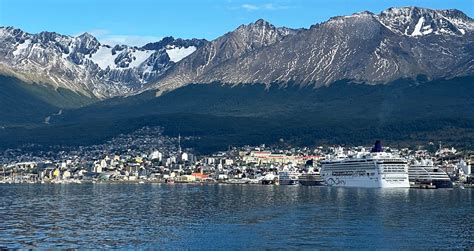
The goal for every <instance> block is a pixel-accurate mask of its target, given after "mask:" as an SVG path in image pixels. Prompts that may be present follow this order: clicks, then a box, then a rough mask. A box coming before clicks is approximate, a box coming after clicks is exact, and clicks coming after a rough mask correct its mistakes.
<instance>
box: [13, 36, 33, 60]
mask: <svg viewBox="0 0 474 251" xmlns="http://www.w3.org/2000/svg"><path fill="white" fill-rule="evenodd" d="M30 44H31V40H29V39H27V40H25V42H23V43H22V44H18V45H17V47H16V49H15V50H14V51H13V56H15V57H16V56H18V55H21V54H22V52H23V50H25V49H27V48H28V47H29V46H30Z"/></svg>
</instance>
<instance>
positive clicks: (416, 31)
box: [411, 17, 425, 36]
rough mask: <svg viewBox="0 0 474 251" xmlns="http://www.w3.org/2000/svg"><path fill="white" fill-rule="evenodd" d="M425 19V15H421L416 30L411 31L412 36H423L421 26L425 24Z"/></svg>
mask: <svg viewBox="0 0 474 251" xmlns="http://www.w3.org/2000/svg"><path fill="white" fill-rule="evenodd" d="M424 21H425V18H424V17H420V19H418V23H416V25H415V30H413V33H411V35H412V36H421V35H423V33H421V27H422V26H423V22H424Z"/></svg>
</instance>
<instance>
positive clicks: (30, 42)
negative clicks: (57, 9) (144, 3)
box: [0, 27, 207, 99]
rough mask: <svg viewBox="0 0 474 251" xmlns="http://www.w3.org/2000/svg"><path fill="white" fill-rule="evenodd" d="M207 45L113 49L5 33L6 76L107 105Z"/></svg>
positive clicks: (1, 31)
mask: <svg viewBox="0 0 474 251" xmlns="http://www.w3.org/2000/svg"><path fill="white" fill-rule="evenodd" d="M206 43H207V41H205V40H202V39H192V40H183V39H174V38H172V37H166V38H165V39H163V40H162V41H160V42H157V43H154V44H147V45H145V46H144V47H142V48H138V47H131V46H126V45H115V46H109V45H104V44H101V43H100V42H99V41H98V40H97V39H96V38H95V37H93V36H92V35H90V34H88V33H84V34H82V35H80V36H77V37H71V36H65V35H60V34H57V33H54V32H41V33H38V34H29V33H26V32H24V31H22V30H20V29H15V28H12V27H0V72H1V73H3V74H8V75H12V76H15V77H17V78H20V79H23V80H28V81H32V82H42V83H45V84H49V85H50V86H52V87H53V88H65V89H69V90H71V91H73V92H76V93H80V94H81V95H86V96H89V97H97V98H100V99H103V98H108V97H112V96H117V95H125V94H129V93H130V92H133V91H135V90H139V89H141V88H143V86H144V85H146V84H147V83H148V82H149V81H151V80H153V79H155V78H156V77H157V76H159V75H161V74H163V73H164V72H165V71H166V70H167V69H169V68H170V67H171V66H173V65H174V64H175V63H176V62H178V61H180V60H181V59H183V58H185V57H186V56H188V55H189V54H191V53H192V52H194V51H195V50H196V49H197V48H198V47H201V46H203V45H204V44H206Z"/></svg>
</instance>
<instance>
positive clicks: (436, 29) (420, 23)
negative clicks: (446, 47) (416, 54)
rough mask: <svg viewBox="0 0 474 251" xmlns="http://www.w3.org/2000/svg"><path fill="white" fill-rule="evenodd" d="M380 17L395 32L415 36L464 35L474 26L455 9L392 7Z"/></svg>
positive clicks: (470, 20) (469, 19)
mask: <svg viewBox="0 0 474 251" xmlns="http://www.w3.org/2000/svg"><path fill="white" fill-rule="evenodd" d="M378 18H379V20H380V22H381V23H382V24H384V25H385V26H386V27H387V28H389V29H390V30H392V31H393V32H395V33H399V34H402V35H407V36H413V37H420V36H423V35H428V34H434V35H440V34H450V35H464V34H465V33H466V32H467V31H470V30H472V29H473V28H474V23H473V21H472V19H471V18H470V17H468V16H467V15H466V14H464V13H463V12H462V11H459V10H455V9H451V10H433V9H429V8H422V7H414V6H408V7H392V8H388V9H386V10H384V11H382V12H381V13H380V14H379V15H378Z"/></svg>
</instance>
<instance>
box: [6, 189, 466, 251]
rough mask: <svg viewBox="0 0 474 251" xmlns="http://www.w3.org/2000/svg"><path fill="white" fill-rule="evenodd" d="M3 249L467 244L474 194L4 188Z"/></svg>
mask: <svg viewBox="0 0 474 251" xmlns="http://www.w3.org/2000/svg"><path fill="white" fill-rule="evenodd" d="M0 194H2V196H1V197H0V219H1V220H0V247H9V248H129V247H142V248H147V247H161V248H203V249H206V248H227V249H232V248H234V249H243V248H252V249H263V248H319V249H324V248H330V247H333V248H341V249H344V248H349V247H351V248H358V249H363V248H377V249H380V248H404V249H406V248H417V247H418V248H468V247H472V246H474V242H473V239H474V236H473V230H474V229H473V228H472V226H473V225H474V217H472V211H473V206H472V204H473V203H472V201H473V196H474V194H473V193H472V190H469V189H466V190H408V189H388V190H381V189H343V188H330V187H300V186H253V185H246V186H238V185H230V186H229V185H186V184H173V185H169V184H144V185H133V184H130V185H124V184H90V185H87V184H83V185H0Z"/></svg>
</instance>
